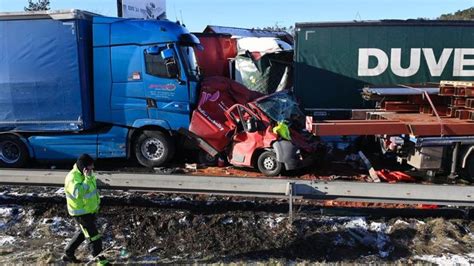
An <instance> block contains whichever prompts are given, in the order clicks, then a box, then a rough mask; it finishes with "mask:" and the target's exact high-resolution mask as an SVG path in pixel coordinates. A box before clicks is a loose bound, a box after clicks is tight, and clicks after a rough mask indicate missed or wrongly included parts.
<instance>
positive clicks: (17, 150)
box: [0, 135, 30, 168]
mask: <svg viewBox="0 0 474 266" xmlns="http://www.w3.org/2000/svg"><path fill="white" fill-rule="evenodd" d="M29 158H30V155H29V153H28V148H27V147H26V145H25V143H23V141H21V140H20V139H19V138H18V137H16V136H10V135H8V136H0V167H8V168H17V167H23V166H25V165H26V163H27V162H28V159H29Z"/></svg>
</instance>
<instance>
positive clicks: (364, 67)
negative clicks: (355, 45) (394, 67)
mask: <svg viewBox="0 0 474 266" xmlns="http://www.w3.org/2000/svg"><path fill="white" fill-rule="evenodd" d="M371 56H373V57H375V58H377V65H376V66H375V67H373V68H369V57H371ZM387 67H388V56H387V54H385V52H384V51H382V50H380V49H377V48H360V49H359V70H358V73H359V76H364V77H373V76H378V75H380V74H382V73H383V72H385V70H386V69H387Z"/></svg>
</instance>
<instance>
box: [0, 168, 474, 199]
mask: <svg viewBox="0 0 474 266" xmlns="http://www.w3.org/2000/svg"><path fill="white" fill-rule="evenodd" d="M66 174H67V172H66V171H49V170H46V171H45V170H27V169H13V170H5V169H1V170H0V184H4V185H26V186H63V185H64V178H65V176H66ZM96 176H97V179H98V186H99V188H103V189H118V190H147V191H159V192H173V193H192V194H214V195H232V196H251V197H265V198H290V204H291V201H292V199H293V198H303V199H317V200H340V201H360V202H382V203H406V204H437V205H450V206H471V207H472V206H474V186H460V185H431V184H430V185H423V184H403V183H397V184H388V183H363V182H341V181H330V182H326V181H318V180H313V181H312V180H298V179H269V178H244V177H214V176H195V175H160V174H139V173H116V172H98V173H97V174H96Z"/></svg>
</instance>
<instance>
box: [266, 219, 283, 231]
mask: <svg viewBox="0 0 474 266" xmlns="http://www.w3.org/2000/svg"><path fill="white" fill-rule="evenodd" d="M283 220H285V218H284V217H277V218H273V217H268V218H267V219H265V224H267V225H268V226H269V227H270V228H271V229H275V228H277V227H278V225H279V224H280V223H281V222H282V221H283Z"/></svg>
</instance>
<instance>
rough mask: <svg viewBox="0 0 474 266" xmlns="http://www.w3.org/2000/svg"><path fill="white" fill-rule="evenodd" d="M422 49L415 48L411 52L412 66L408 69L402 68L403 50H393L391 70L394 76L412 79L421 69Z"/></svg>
mask: <svg viewBox="0 0 474 266" xmlns="http://www.w3.org/2000/svg"><path fill="white" fill-rule="evenodd" d="M420 57H421V49H420V48H415V49H411V50H410V65H409V66H408V67H407V68H403V67H402V62H401V61H402V49H401V48H392V52H391V57H390V59H391V60H390V68H391V69H392V72H393V74H395V75H397V76H399V77H411V76H413V75H415V74H416V72H418V69H420Z"/></svg>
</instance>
